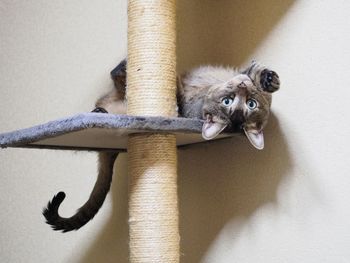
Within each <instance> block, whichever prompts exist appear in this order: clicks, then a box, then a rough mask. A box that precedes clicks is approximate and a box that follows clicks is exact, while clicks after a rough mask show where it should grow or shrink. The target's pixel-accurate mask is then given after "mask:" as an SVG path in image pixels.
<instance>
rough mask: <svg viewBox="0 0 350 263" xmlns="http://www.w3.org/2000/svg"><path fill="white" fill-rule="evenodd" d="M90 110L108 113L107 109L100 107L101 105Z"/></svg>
mask: <svg viewBox="0 0 350 263" xmlns="http://www.w3.org/2000/svg"><path fill="white" fill-rule="evenodd" d="M91 112H96V113H108V111H106V109H104V108H101V107H97V108H95V109H94V110H93V111H91Z"/></svg>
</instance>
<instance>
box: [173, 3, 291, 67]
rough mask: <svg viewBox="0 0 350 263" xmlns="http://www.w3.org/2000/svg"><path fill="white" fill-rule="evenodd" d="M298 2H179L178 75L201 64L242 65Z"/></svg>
mask: <svg viewBox="0 0 350 263" xmlns="http://www.w3.org/2000/svg"><path fill="white" fill-rule="evenodd" d="M294 2H295V0H285V1H277V0H265V1H244V0H220V1H214V0H191V1H188V0H178V1H177V6H178V8H177V13H178V19H177V31H178V32H177V33H178V34H177V35H178V36H177V37H178V39H177V42H178V43H177V55H178V72H182V71H183V70H187V69H190V68H192V67H194V66H198V65H199V64H208V63H209V64H220V65H222V64H226V65H235V66H241V65H242V64H243V63H245V61H246V60H247V59H248V58H249V57H250V55H251V54H252V53H253V51H254V50H255V49H256V47H257V46H259V44H260V43H261V42H262V41H263V40H264V39H265V38H266V36H267V35H268V33H269V32H270V31H271V30H272V29H273V28H274V26H275V25H276V24H277V23H278V21H279V20H280V19H281V18H282V17H283V16H284V15H285V14H286V13H287V11H288V9H289V8H290V7H291V5H292V4H293V3H294Z"/></svg>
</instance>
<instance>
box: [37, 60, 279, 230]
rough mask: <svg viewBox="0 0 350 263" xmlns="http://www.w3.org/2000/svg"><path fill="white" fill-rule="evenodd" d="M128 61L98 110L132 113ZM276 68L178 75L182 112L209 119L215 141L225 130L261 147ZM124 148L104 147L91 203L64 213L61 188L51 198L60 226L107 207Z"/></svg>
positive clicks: (71, 226)
mask: <svg viewBox="0 0 350 263" xmlns="http://www.w3.org/2000/svg"><path fill="white" fill-rule="evenodd" d="M126 63H127V62H126V60H124V61H122V62H121V63H120V64H119V65H118V66H117V67H116V68H115V69H114V70H113V71H112V72H111V76H112V79H113V81H114V84H115V89H113V90H112V91H111V92H110V93H108V94H107V95H105V96H104V97H102V98H100V99H99V100H98V101H97V102H96V108H95V110H94V112H102V113H113V114H125V113H126V106H127V100H126V93H127V85H126V75H127V73H126ZM279 86H280V81H279V77H278V75H277V73H276V72H274V71H272V70H270V69H268V68H266V67H265V66H263V65H261V64H259V63H256V62H253V63H252V64H251V65H250V66H249V67H248V68H246V69H244V70H241V71H239V70H235V69H234V68H224V67H212V66H205V67H199V68H196V69H194V70H192V71H189V72H187V73H184V74H182V75H180V76H178V79H177V106H178V114H179V116H180V117H186V118H198V119H203V120H204V124H203V127H202V136H203V138H204V139H207V140H210V139H213V138H215V137H216V136H217V135H218V134H220V133H221V132H240V131H242V132H244V133H245V134H246V136H247V138H248V139H249V141H250V143H251V144H252V145H253V146H254V147H255V148H257V149H259V150H261V149H263V148H264V136H263V129H264V127H265V125H266V124H267V120H268V117H269V114H270V107H271V93H273V92H275V91H276V90H278V89H279ZM117 156H118V153H115V152H100V153H99V169H98V177H97V180H96V183H95V186H94V188H93V190H92V192H91V194H90V197H89V199H88V200H87V202H86V203H85V204H84V205H83V206H82V207H80V208H79V210H78V211H77V212H76V214H75V215H73V216H72V217H69V218H63V217H61V216H60V215H59V214H58V208H59V206H60V204H61V203H62V201H63V200H64V198H65V193H64V192H59V193H58V194H57V195H56V196H54V197H53V199H52V201H51V202H49V203H48V205H47V208H45V209H44V211H43V215H44V216H45V218H46V222H47V223H48V224H50V225H51V226H52V228H53V229H54V230H62V232H68V231H72V230H77V229H79V228H80V227H82V226H83V225H85V224H86V223H87V222H88V221H90V220H91V219H92V218H93V217H94V216H95V215H96V214H97V212H98V210H99V209H100V208H101V206H102V204H103V202H104V200H105V198H106V195H107V193H108V191H109V189H110V185H111V181H112V175H113V165H114V161H115V159H116V158H117Z"/></svg>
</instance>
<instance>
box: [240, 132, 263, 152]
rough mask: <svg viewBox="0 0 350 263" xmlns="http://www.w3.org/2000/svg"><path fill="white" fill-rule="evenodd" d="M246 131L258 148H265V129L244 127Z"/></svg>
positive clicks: (251, 141) (249, 138)
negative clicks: (258, 129)
mask: <svg viewBox="0 0 350 263" xmlns="http://www.w3.org/2000/svg"><path fill="white" fill-rule="evenodd" d="M244 133H245V135H247V138H248V140H249V141H250V143H251V144H252V145H253V146H254V147H255V148H256V149H258V150H262V149H264V133H263V131H262V130H261V131H257V130H248V129H245V128H244Z"/></svg>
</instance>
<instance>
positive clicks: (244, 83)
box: [232, 74, 253, 89]
mask: <svg viewBox="0 0 350 263" xmlns="http://www.w3.org/2000/svg"><path fill="white" fill-rule="evenodd" d="M232 81H233V84H234V85H235V86H237V87H238V88H241V89H246V88H249V87H252V86H253V82H252V80H251V79H250V78H249V77H248V76H247V75H245V74H240V75H237V76H235V77H234V78H233V79H232Z"/></svg>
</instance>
